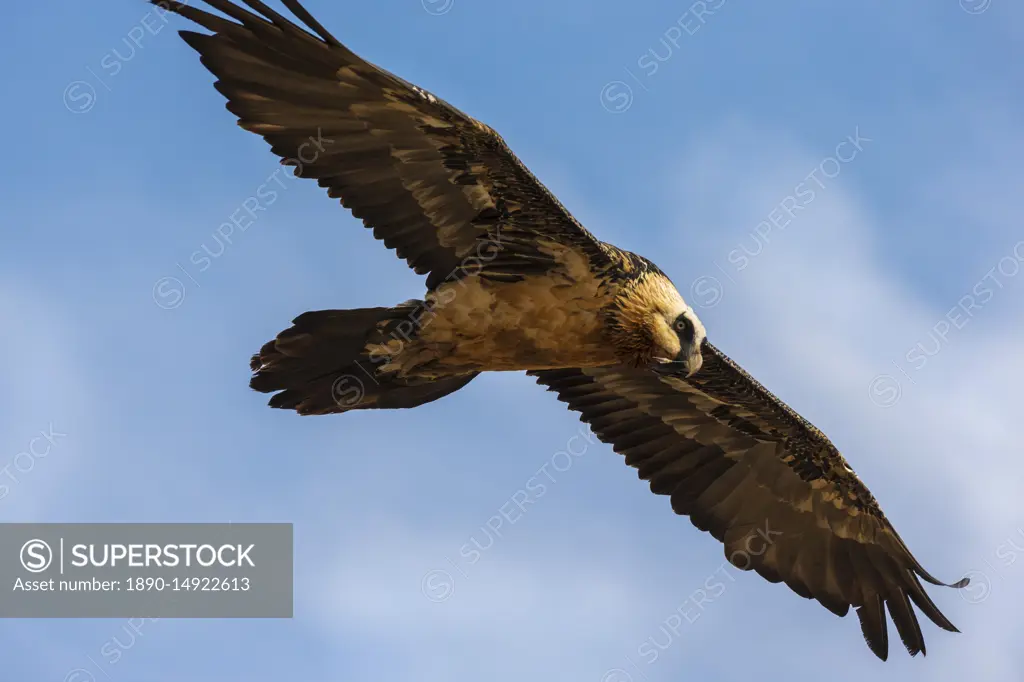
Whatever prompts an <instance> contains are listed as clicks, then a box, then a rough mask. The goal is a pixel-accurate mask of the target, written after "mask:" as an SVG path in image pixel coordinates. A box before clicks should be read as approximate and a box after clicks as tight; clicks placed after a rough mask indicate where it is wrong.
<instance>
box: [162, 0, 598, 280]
mask: <svg viewBox="0 0 1024 682" xmlns="http://www.w3.org/2000/svg"><path fill="white" fill-rule="evenodd" d="M150 1H151V2H153V3H155V4H158V5H160V6H166V7H167V8H168V9H170V10H171V11H173V12H176V13H178V14H180V15H182V16H184V17H186V18H188V19H191V20H192V21H194V22H195V23H197V24H199V25H201V26H203V27H205V28H206V29H208V30H210V31H213V34H212V35H206V34H200V33H194V32H191V31H181V32H180V33H181V36H182V37H183V38H184V39H185V41H186V42H188V44H189V45H191V46H192V47H193V48H195V50H196V51H197V52H199V54H200V55H201V56H202V63H203V65H204V66H206V68H207V69H209V70H210V71H211V72H212V73H213V74H214V75H216V76H217V78H218V81H217V82H216V88H217V89H218V90H219V91H220V92H221V93H222V94H223V95H224V96H225V97H226V98H227V100H228V102H227V108H228V109H229V110H230V111H231V112H233V113H234V114H236V115H237V116H238V118H239V125H240V126H241V127H243V128H245V129H246V130H249V131H252V132H254V133H257V134H258V135H261V136H262V137H263V138H264V139H265V140H266V141H267V142H269V143H270V145H271V149H272V151H273V152H274V153H275V154H277V155H278V156H280V157H281V158H282V163H284V164H286V165H291V166H295V167H296V171H295V173H296V175H298V176H301V177H309V178H316V180H317V182H319V184H320V185H321V186H322V187H326V188H327V191H328V194H329V195H330V196H331V197H334V198H340V199H341V203H342V204H343V205H344V206H346V207H348V208H349V209H351V210H352V213H353V215H355V216H356V217H357V218H360V219H362V221H363V223H364V224H365V225H366V226H367V227H369V228H372V229H373V234H374V236H375V237H377V238H378V239H381V240H383V241H384V244H385V245H386V246H387V247H388V248H391V249H395V250H396V252H397V253H398V255H399V256H400V257H402V258H404V259H405V260H406V261H407V262H408V263H409V265H410V266H411V267H412V268H413V270H415V271H416V272H417V273H420V274H428V278H427V286H428V288H430V289H433V288H435V287H437V286H438V285H439V284H440V283H442V282H444V281H445V280H450V279H458V278H460V277H462V276H464V275H466V274H481V275H482V276H485V277H489V278H491V279H494V280H499V281H509V280H512V281H514V280H516V279H519V278H522V277H524V276H526V275H529V274H533V273H537V272H544V271H546V270H547V269H548V268H551V267H553V266H555V265H557V264H558V262H557V261H558V259H557V253H553V249H552V248H551V246H552V245H553V244H557V245H559V246H561V247H566V246H567V247H569V248H570V249H571V250H572V251H573V252H574V253H576V254H579V255H583V256H584V257H585V258H586V259H587V260H588V261H589V262H590V264H591V265H592V266H594V267H595V269H598V270H599V269H601V268H603V267H607V256H606V254H605V253H604V249H603V248H602V246H601V243H600V242H598V241H597V240H596V239H595V238H594V237H593V235H591V234H590V233H589V232H587V231H586V230H585V229H584V228H583V227H582V226H581V225H580V224H579V223H578V222H577V221H576V220H575V219H574V218H573V217H572V216H571V215H570V214H569V212H568V211H567V210H566V209H565V208H564V207H563V206H562V205H561V204H560V203H559V202H558V200H557V199H556V198H555V197H554V196H553V195H552V194H551V193H550V192H549V191H548V190H547V189H546V188H545V187H544V186H543V185H542V184H541V183H540V182H539V181H538V180H537V178H535V177H534V176H533V174H532V173H530V171H529V170H528V169H527V168H526V167H525V166H524V165H523V164H522V163H521V162H520V161H519V160H518V159H517V158H516V157H515V155H514V154H513V153H512V152H511V151H510V150H509V148H508V147H507V146H506V145H505V143H504V141H502V139H501V138H500V137H499V136H498V134H497V133H495V132H494V130H492V129H491V128H489V127H488V126H486V125H484V124H483V123H480V122H479V121H476V120H475V119H473V118H471V117H469V116H467V115H466V114H464V113H462V112H461V111H459V110H458V109H456V108H455V107H453V106H451V105H450V104H448V103H446V102H444V101H443V100H441V99H439V98H437V97H435V96H434V95H432V94H430V93H428V92H426V91H425V90H423V89H421V88H419V87H417V86H415V85H413V84H411V83H408V82H407V81H405V80H403V79H401V78H399V77H398V76H395V75H393V74H391V73H389V72H387V71H385V70H383V69H381V68H379V67H377V66H375V65H373V64H371V63H369V62H367V61H365V60H364V59H362V58H360V57H359V56H357V55H356V54H354V53H353V52H351V51H350V50H349V49H348V48H346V47H345V46H344V45H342V44H341V43H340V42H338V41H337V40H336V39H335V38H334V37H333V36H332V35H331V34H330V33H328V32H327V31H326V30H325V29H324V28H323V27H322V26H321V25H320V24H319V23H318V22H317V21H316V20H315V19H313V17H312V16H310V14H309V13H308V12H307V11H306V10H305V9H304V8H303V7H302V6H301V5H300V4H299V3H298V2H296V1H295V0H284V4H285V5H286V6H287V7H288V8H289V9H290V10H291V12H292V13H293V14H294V15H295V16H296V17H297V18H298V19H299V20H300V21H302V22H303V23H304V24H305V25H306V26H307V27H308V28H309V29H310V30H311V31H312V32H313V33H310V32H309V31H307V30H305V29H303V28H301V27H299V26H297V25H296V24H294V23H292V22H291V21H290V20H288V19H286V18H285V17H283V16H281V15H280V14H278V13H277V12H275V11H274V10H272V9H271V8H269V7H267V6H266V5H265V4H263V3H262V2H258V1H257V0H245V4H246V5H248V6H249V7H251V8H252V9H253V10H255V12H251V11H248V10H246V9H244V8H242V7H240V6H238V5H236V4H234V3H233V2H231V1H230V0H206V3H207V4H208V5H210V6H211V7H213V8H215V9H217V10H219V11H220V12H223V13H224V14H225V15H227V17H230V19H225V18H222V17H220V16H217V15H215V14H211V13H209V12H205V11H203V10H199V9H196V8H193V7H189V6H187V5H185V4H182V3H178V2H167V1H166V0H150ZM232 20H233V21H232ZM554 251H555V252H558V251H559V250H558V249H555V250H554ZM561 253H564V251H561Z"/></svg>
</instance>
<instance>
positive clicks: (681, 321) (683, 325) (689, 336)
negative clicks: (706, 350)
mask: <svg viewBox="0 0 1024 682" xmlns="http://www.w3.org/2000/svg"><path fill="white" fill-rule="evenodd" d="M673 326H674V327H675V330H676V333H678V334H679V335H680V336H683V337H685V338H686V340H688V341H693V323H692V322H690V318H688V317H686V316H685V315H680V316H679V317H677V318H676V323H675V325H673Z"/></svg>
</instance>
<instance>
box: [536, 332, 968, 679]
mask: <svg viewBox="0 0 1024 682" xmlns="http://www.w3.org/2000/svg"><path fill="white" fill-rule="evenodd" d="M702 350H703V355H704V364H703V367H702V368H701V370H700V371H699V372H697V373H696V374H695V375H694V376H692V377H690V378H689V379H684V378H682V377H674V376H665V375H659V374H655V373H653V372H651V371H650V370H647V369H644V368H632V367H624V366H617V367H602V368H584V369H558V370H544V371H534V372H530V374H532V375H534V376H536V377H537V381H538V383H540V384H543V385H545V386H548V387H549V390H553V391H555V392H557V393H558V398H559V400H561V401H563V402H566V403H568V404H569V407H570V408H571V409H573V410H576V411H578V412H580V413H581V419H582V420H583V421H584V422H587V423H589V424H590V426H591V428H592V429H593V431H594V433H595V434H597V436H598V437H599V438H600V439H601V440H603V441H605V442H607V443H611V444H612V446H613V448H614V450H615V451H616V452H618V453H620V454H623V455H625V457H626V463H627V464H629V465H631V466H633V467H636V468H637V469H638V470H639V475H640V478H642V479H644V480H647V481H650V484H651V490H652V491H653V492H655V493H658V494H661V495H669V496H671V501H672V509H673V510H674V511H675V512H676V513H678V514H684V515H687V516H689V517H690V520H691V521H692V522H693V524H694V525H695V526H697V527H698V528H700V529H701V530H706V531H708V532H710V533H711V534H712V535H713V536H714V537H715V538H717V539H718V540H720V541H722V542H723V543H725V554H726V557H728V558H729V560H730V562H732V563H733V564H734V565H735V566H736V567H737V568H740V569H744V570H749V569H753V570H755V571H757V572H758V573H759V574H761V575H762V576H764V577H765V578H767V579H768V580H770V581H771V582H785V583H786V584H787V585H789V587H790V588H792V589H793V591H794V592H796V593H797V594H799V595H800V596H802V597H806V598H808V599H817V600H818V601H819V602H821V604H822V605H823V606H825V608H827V609H828V610H830V611H832V612H833V613H835V614H837V615H839V616H845V615H846V613H847V612H848V610H849V608H850V606H853V607H855V608H856V610H857V615H858V616H859V617H860V623H861V628H862V630H863V633H864V638H865V639H866V640H867V643H868V646H869V647H870V648H871V650H872V651H873V652H874V653H875V654H876V655H877V656H878V657H879V658H881V659H883V660H885V659H886V658H887V656H888V648H889V644H888V632H887V626H886V617H885V608H886V607H888V610H889V615H890V616H891V617H892V620H893V621H894V622H895V624H896V629H897V631H898V632H899V634H900V637H901V639H902V640H903V643H904V644H905V645H906V647H907V650H908V651H909V652H910V653H911V655H915V654H917V653H918V652H922V653H923V652H924V651H925V644H924V638H923V636H922V634H921V628H920V627H919V625H918V622H917V617H916V615H915V613H914V610H913V607H912V606H911V602H913V603H914V604H916V605H917V608H919V609H920V610H921V611H922V612H923V613H924V614H925V615H927V616H928V618H930V619H931V620H932V621H933V622H934V623H935V624H936V625H938V626H939V627H941V628H943V629H945V630H949V631H952V632H957V629H956V628H955V627H954V626H953V624H952V623H950V622H949V620H948V619H947V618H946V617H945V616H944V615H943V614H942V613H941V612H940V611H939V609H938V608H937V607H936V606H935V604H934V603H933V602H932V600H931V599H930V598H929V597H928V595H927V594H926V593H925V592H924V589H923V588H922V586H921V582H920V580H919V579H920V578H923V579H924V580H926V581H927V582H930V583H933V584H936V585H942V584H943V583H941V582H939V581H938V580H936V579H935V578H933V577H932V576H931V575H930V574H929V573H928V572H927V571H925V570H924V568H922V566H921V565H920V564H919V563H918V561H917V560H916V559H915V558H914V557H913V555H912V554H911V553H910V550H909V549H907V546H906V545H905V544H904V542H903V540H901V539H900V536H899V535H898V534H897V533H896V530H895V529H894V528H893V527H892V524H890V523H889V521H888V519H886V518H885V515H884V514H883V513H882V510H881V509H880V508H879V506H878V504H877V503H876V501H875V499H874V497H872V495H871V493H870V492H869V491H868V489H867V487H865V486H864V484H863V483H861V481H860V479H859V478H858V477H857V475H856V474H855V473H854V472H853V470H852V469H851V468H850V467H849V466H848V465H847V464H846V461H845V460H844V459H843V457H842V456H841V455H840V454H839V452H838V451H837V450H836V449H835V447H834V446H833V445H832V443H830V442H829V441H828V439H827V438H826V437H825V436H824V435H823V434H822V433H821V432H820V431H818V430H817V429H816V428H814V427H813V426H812V425H811V424H809V423H808V422H806V421H805V420H804V419H803V418H801V417H800V416H799V415H798V414H796V413H795V412H794V411H793V410H791V409H790V408H789V407H788V406H787V405H785V403H783V402H782V401H780V400H779V399H778V398H776V397H775V396H774V395H772V394H771V393H770V392H769V391H768V390H767V389H765V388H764V387H763V386H762V385H761V384H759V383H758V382H757V381H756V380H755V379H754V378H753V377H751V376H750V375H748V374H747V373H746V372H744V371H743V370H742V369H741V368H740V367H738V366H737V365H736V364H735V363H734V362H732V360H730V359H729V358H728V357H726V356H725V355H724V354H723V353H721V352H720V351H719V350H718V349H717V348H715V347H714V346H713V345H711V344H710V343H708V342H707V341H705V342H704V345H703V347H702ZM965 584H966V581H961V582H960V583H957V584H956V585H955V586H956V587H962V586H963V585H965Z"/></svg>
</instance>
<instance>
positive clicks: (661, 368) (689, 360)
mask: <svg viewBox="0 0 1024 682" xmlns="http://www.w3.org/2000/svg"><path fill="white" fill-rule="evenodd" d="M703 362H704V356H702V355H701V354H700V351H698V352H697V353H694V354H692V355H689V356H686V357H682V356H681V355H680V356H677V357H676V359H675V360H665V359H663V358H654V362H652V363H651V370H652V371H654V372H656V373H657V374H664V375H666V376H679V375H680V374H682V375H683V376H684V377H686V378H690V377H691V376H693V375H694V374H696V372H697V370H699V369H700V367H701V365H702V364H703Z"/></svg>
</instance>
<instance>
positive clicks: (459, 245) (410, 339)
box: [154, 0, 966, 660]
mask: <svg viewBox="0 0 1024 682" xmlns="http://www.w3.org/2000/svg"><path fill="white" fill-rule="evenodd" d="M154 1H155V2H157V4H160V5H161V6H165V7H167V8H168V9H170V10H171V11H173V12H176V13H178V14H180V15H182V16H183V17H185V18H187V19H189V20H191V21H193V22H195V23H196V24H198V25H199V26H201V27H203V28H205V29H206V30H207V31H209V33H199V32H193V31H181V32H180V33H181V36H182V37H183V38H184V39H185V41H186V42H187V43H188V44H189V45H191V46H192V47H193V48H194V49H195V50H196V51H197V52H198V53H199V54H200V56H201V61H202V63H203V65H204V66H205V67H206V68H207V69H209V70H210V71H211V72H212V73H213V74H214V75H215V76H216V77H217V79H218V80H217V82H216V84H215V86H216V88H217V90H218V91H220V93H221V94H222V95H224V97H225V98H226V99H227V108H228V109H229V110H230V111H231V112H232V113H233V114H235V115H236V116H237V117H238V123H239V125H240V126H241V127H243V128H245V129H246V130H249V131H251V132H253V133H256V134H258V135H260V136H262V137H263V138H264V139H265V140H266V141H267V142H268V143H269V144H270V146H271V150H272V151H273V152H274V153H275V154H277V155H278V156H279V157H281V159H282V163H285V164H287V165H291V166H295V169H296V170H295V172H296V175H298V176H300V177H307V178H313V179H315V180H316V181H317V182H318V183H319V184H320V185H321V186H322V187H324V188H326V189H327V193H328V195H329V196H331V197H334V198H337V199H340V200H341V203H342V205H344V206H345V207H347V208H348V209H349V210H351V212H352V213H353V215H355V216H356V217H357V218H360V219H362V221H363V223H364V224H365V225H366V227H368V228H370V229H372V230H373V234H374V236H375V237H376V238H377V239H380V240H382V241H383V242H384V244H385V246H387V247H388V248H390V249H394V250H395V252H396V253H397V254H398V256H399V257H401V258H403V259H405V261H406V262H407V263H408V264H409V266H410V267H411V268H412V269H413V270H414V271H416V272H417V273H420V274H423V275H426V289H427V291H426V293H425V295H424V297H423V299H422V300H413V301H407V302H405V303H402V304H399V305H397V306H394V307H391V308H363V309H358V310H323V311H311V312H306V313H303V314H302V315H300V316H299V317H297V318H296V319H295V320H294V321H293V326H292V327H290V328H289V329H286V330H285V331H283V332H281V333H280V334H279V335H278V336H277V338H275V339H273V340H271V341H269V342H268V343H267V344H265V345H264V346H263V348H262V349H260V351H259V353H257V354H256V355H254V356H253V358H252V360H251V367H252V370H253V372H254V374H253V377H252V381H251V386H252V388H254V389H256V390H257V391H261V392H265V393H274V395H273V396H272V397H271V399H270V405H271V406H272V407H278V408H284V409H291V410H295V411H297V412H299V413H300V414H329V413H340V412H347V411H349V410H359V409H382V408H384V409H386V408H410V407H416V406H418V405H422V404H424V403H427V402H430V401H433V400H437V399H438V398H441V397H443V396H445V395H448V394H450V393H452V392H454V391H456V390H458V389H460V388H461V387H463V386H465V385H466V384H467V383H469V382H470V381H471V380H472V379H473V378H474V377H476V376H477V375H478V374H479V373H480V372H484V371H511V370H525V371H526V372H527V373H528V374H530V375H532V376H534V377H536V379H537V381H538V383H540V384H542V385H544V386H547V387H548V388H549V390H552V391H554V392H555V393H556V394H557V395H558V398H559V399H560V400H562V401H563V402H565V403H567V404H568V406H569V408H570V409H572V410H575V411H577V412H579V413H580V416H581V419H582V420H583V421H585V422H587V423H588V424H590V426H591V427H592V429H593V431H594V433H596V434H597V435H598V437H599V438H601V440H603V441H605V442H607V443H610V444H611V445H612V447H613V449H614V450H615V451H616V452H618V453H620V454H622V455H624V456H625V460H626V463H627V464H628V465H630V466H632V467H635V468H636V469H637V470H638V473H639V476H640V478H642V479H644V480H647V481H649V482H650V486H651V490H652V491H653V492H655V493H658V494H661V495H666V496H669V498H670V500H671V504H672V509H673V510H675V511H676V512H677V513H679V514H683V515H686V516H688V517H689V518H690V519H691V521H692V522H693V524H694V525H695V526H697V527H698V528H700V529H701V530H705V531H708V532H709V533H711V535H713V536H714V537H715V538H717V539H718V540H719V541H721V542H722V543H723V544H724V546H725V553H726V556H727V557H728V558H729V560H730V561H731V562H732V563H733V564H734V565H736V566H737V567H738V568H741V569H744V570H754V571H756V572H757V573H759V574H760V575H761V576H763V577H764V578H766V579H767V580H770V581H772V582H784V583H786V585H788V586H789V587H790V588H791V589H792V590H793V591H794V592H796V593H797V594H799V595H800V596H802V597H805V598H808V599H815V600H817V601H818V602H820V603H821V604H822V605H823V606H825V608H827V609H828V610H830V611H832V612H833V613H835V614H837V615H839V616H844V615H846V614H847V613H848V611H849V610H850V608H851V607H853V608H854V609H855V611H856V613H857V616H858V617H859V620H860V624H861V630H862V632H863V634H864V638H865V640H866V641H867V644H868V646H869V647H870V648H871V651H873V652H874V653H875V654H876V655H877V656H878V657H879V658H881V659H883V660H884V659H885V658H886V657H887V656H888V650H889V640H888V626H887V617H886V611H888V617H889V618H891V619H892V621H893V623H894V624H895V626H896V631H897V633H898V634H899V636H900V639H901V640H902V641H903V644H904V645H905V646H906V648H907V650H908V651H909V652H910V653H911V654H912V655H914V654H917V653H918V652H921V653H924V651H925V643H924V637H923V635H922V632H921V628H920V624H919V622H918V619H917V615H916V611H915V607H916V610H917V611H920V612H921V613H923V614H924V615H925V616H927V617H928V619H929V620H931V621H932V622H933V623H935V624H936V625H938V626H939V627H940V628H943V629H945V630H949V631H952V632H956V631H957V630H956V628H955V627H954V626H953V624H952V623H951V622H950V621H949V620H948V619H947V618H946V617H945V616H944V615H943V614H942V613H941V612H940V611H939V609H938V607H937V606H936V605H935V604H934V602H933V601H932V600H931V598H930V597H929V596H928V594H927V593H926V592H925V591H924V588H923V586H922V583H921V581H922V580H923V581H925V582H928V583H932V584H934V585H942V584H943V583H941V582H940V581H938V580H937V579H935V578H934V577H933V576H932V575H931V574H929V573H928V571H926V570H925V569H924V568H923V567H922V566H921V564H920V563H919V562H918V561H917V559H915V558H914V556H913V555H912V554H911V552H910V550H909V549H908V548H907V546H906V544H905V543H904V542H903V540H902V539H901V538H900V536H899V534H897V532H896V529H895V528H893V526H892V524H891V523H890V522H889V520H888V519H887V518H886V517H885V514H884V513H883V512H882V510H881V508H880V507H879V505H878V503H877V501H876V500H875V498H874V497H873V496H872V495H871V493H870V492H869V491H868V489H867V487H865V485H864V484H863V483H862V482H861V480H860V479H859V478H858V477H857V475H856V474H855V473H854V471H853V469H852V468H850V466H849V465H848V464H847V463H846V461H845V460H844V459H843V457H842V455H840V454H839V452H838V451H837V450H836V448H835V447H834V446H833V445H832V443H831V442H830V441H829V440H828V438H826V437H825V436H824V434H822V433H821V432H820V431H819V430H818V429H816V428H815V427H814V426H812V425H811V424H810V423H808V422H807V421H806V420H804V419H803V418H802V417H800V415H798V414H797V413H796V412H794V411H793V410H792V409H790V408H789V407H788V406H787V405H785V404H784V403H783V402H782V401H780V400H779V399H778V398H776V397H775V396H774V395H772V393H771V392H769V391H768V390H767V389H766V388H764V387H763V386H762V385H761V384H760V383H758V382H757V381H756V380H754V379H753V378H752V377H751V376H750V375H749V374H747V373H746V372H745V371H744V370H743V369H742V368H740V367H739V366H737V365H736V364H735V363H734V362H733V361H732V360H730V359H729V358H728V357H726V355H725V354H723V353H722V352H721V351H719V350H718V349H717V348H716V347H715V346H714V345H712V344H711V342H710V341H708V340H707V337H706V332H705V329H704V326H703V324H701V322H700V320H699V319H698V317H697V315H696V314H695V313H694V311H693V309H692V308H691V307H690V306H689V305H687V303H686V302H685V300H684V299H683V297H682V296H681V295H680V294H679V292H678V291H677V289H676V287H675V286H674V285H673V284H672V282H671V281H670V280H669V278H668V277H667V276H666V275H665V274H664V273H663V272H662V271H661V270H660V269H658V267H657V266H655V265H654V264H653V263H651V262H650V261H648V260H647V259H645V258H642V257H640V256H637V255H635V254H632V253H629V252H627V251H622V250H620V249H618V248H616V247H614V246H612V245H611V244H607V243H605V242H602V241H599V240H598V239H597V238H596V237H594V236H593V235H592V234H591V233H590V232H588V231H587V230H586V229H584V228H583V226H582V225H580V223H579V222H578V221H577V220H576V219H575V218H573V216H572V215H571V214H570V213H569V212H568V211H567V210H566V209H565V207H563V206H562V204H561V203H559V201H558V200H557V199H556V198H555V197H554V196H553V195H552V194H551V192H549V191H548V190H547V189H546V188H545V187H544V186H543V185H542V184H541V183H540V181H538V180H537V178H536V177H534V175H533V174H532V173H531V172H530V171H529V170H528V169H527V168H526V167H525V166H524V165H523V164H522V163H521V162H520V161H519V159H517V158H516V156H515V155H514V154H513V153H512V151H511V150H510V149H509V148H508V146H507V145H506V144H505V143H504V141H503V140H502V139H501V137H500V136H499V135H498V134H497V133H496V132H495V131H494V130H492V129H491V128H490V127H488V126H486V125H484V124H483V123H481V122H480V121H477V120H475V119H473V118H472V117H470V116H468V115H466V114H464V113H463V112H461V111H459V110H458V109H456V108H455V107H453V106H451V105H450V104H448V103H447V102H445V101H443V100H441V99H440V98H438V97H436V96H434V95H432V94H431V93H429V92H426V91H425V90H423V89H422V88H419V87H417V86H415V85H413V84H411V83H409V82H407V81H405V80H403V79H401V78H399V77H398V76H396V75H394V74H392V73H389V72H387V71H385V70H383V69H381V68H379V67H377V66H375V65H373V64H371V63H370V62H368V61H366V60H364V59H362V58H361V57H359V56H358V55H356V54H355V53H353V52H352V51H351V50H349V49H348V48H346V47H345V46H344V45H343V44H342V43H341V42H339V41H338V40H337V39H336V38H334V36H332V35H331V34H330V33H328V32H327V30H326V29H324V27H323V26H321V25H320V24H319V23H318V22H317V21H316V20H315V19H314V18H313V17H312V16H311V15H310V14H309V13H308V12H307V11H306V10H305V9H304V8H303V7H302V6H301V5H300V4H299V3H298V2H296V1H295V0H284V5H285V6H286V7H287V8H288V10H290V12H291V13H292V15H294V18H295V19H296V20H298V22H300V23H295V21H294V20H293V19H289V18H287V17H285V16H283V15H281V14H279V13H277V12H276V11H274V10H273V9H271V8H270V7H268V6H267V5H265V4H264V3H262V2H258V1H257V0H245V5H247V6H248V9H246V8H245V7H242V6H240V5H237V4H235V3H233V2H231V1H230V0H206V4H207V5H209V6H211V7H212V8H213V9H215V10H218V11H219V12H220V13H222V14H223V15H224V16H219V15H217V14H214V13H211V12H207V11H205V10H201V9H198V8H195V7H191V6H187V5H185V4H181V3H175V2H170V3H168V2H166V1H165V0H158V1H157V0H154ZM300 24H301V25H300ZM965 584H966V581H960V582H959V583H956V584H955V585H954V586H955V587H962V586H963V585H965Z"/></svg>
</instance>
